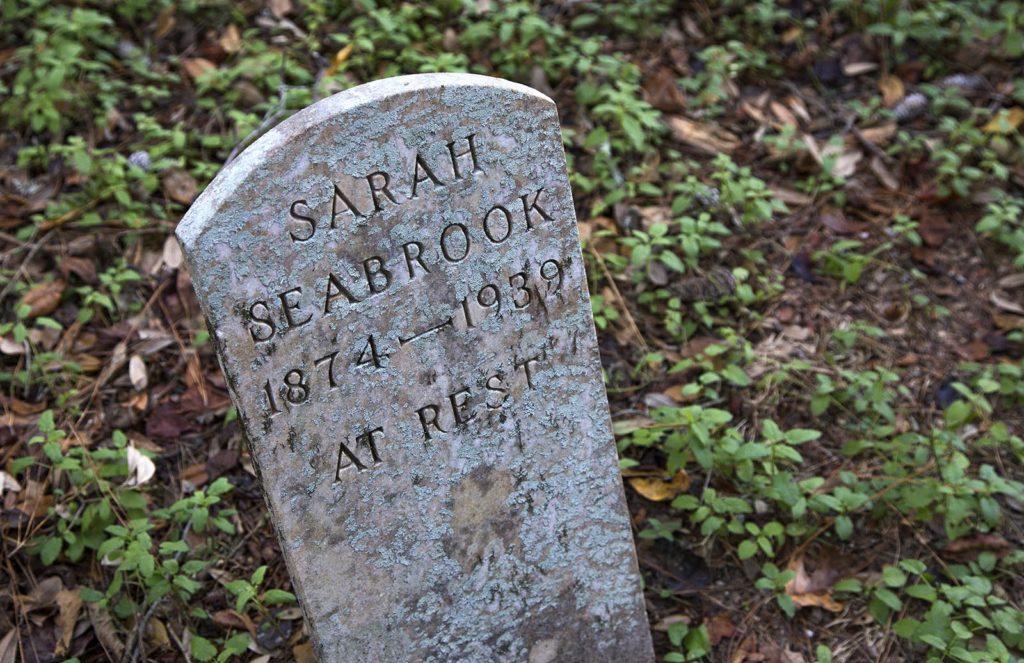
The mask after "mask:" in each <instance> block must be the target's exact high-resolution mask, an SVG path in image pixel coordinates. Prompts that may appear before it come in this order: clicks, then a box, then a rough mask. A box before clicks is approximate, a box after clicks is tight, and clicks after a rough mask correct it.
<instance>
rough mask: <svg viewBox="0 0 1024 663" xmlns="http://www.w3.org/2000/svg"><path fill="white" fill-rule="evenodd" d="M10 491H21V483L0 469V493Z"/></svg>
mask: <svg viewBox="0 0 1024 663" xmlns="http://www.w3.org/2000/svg"><path fill="white" fill-rule="evenodd" d="M7 490H9V491H11V492H12V493H20V492H21V484H20V483H18V480H17V479H15V478H14V477H12V476H11V475H10V474H8V473H7V472H4V471H3V470H0V495H3V494H4V491H7Z"/></svg>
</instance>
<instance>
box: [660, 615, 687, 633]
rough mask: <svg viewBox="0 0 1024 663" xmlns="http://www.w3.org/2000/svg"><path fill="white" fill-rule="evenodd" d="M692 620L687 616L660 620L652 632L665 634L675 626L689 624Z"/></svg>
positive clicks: (674, 616) (673, 616)
mask: <svg viewBox="0 0 1024 663" xmlns="http://www.w3.org/2000/svg"><path fill="white" fill-rule="evenodd" d="M691 621H692V620H691V619H690V618H689V617H687V616H686V615H669V616H667V617H663V618H661V619H659V620H658V622H657V623H656V624H654V626H652V627H651V630H653V631H658V632H660V633H665V632H667V631H668V628H669V627H670V626H672V625H674V624H689V623H690V622H691Z"/></svg>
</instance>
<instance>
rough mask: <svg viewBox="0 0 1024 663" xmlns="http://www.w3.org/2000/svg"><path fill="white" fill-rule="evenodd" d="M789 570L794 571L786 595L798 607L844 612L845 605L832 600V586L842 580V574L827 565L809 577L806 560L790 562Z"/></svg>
mask: <svg viewBox="0 0 1024 663" xmlns="http://www.w3.org/2000/svg"><path fill="white" fill-rule="evenodd" d="M788 568H789V570H790V571H793V573H794V576H793V578H792V580H790V581H789V582H787V583H786V594H788V595H789V597H790V598H791V599H792V600H793V603H795V604H796V605H797V606H800V607H802V608H804V607H812V606H813V607H818V608H824V609H825V610H828V611H830V612H842V611H843V604H841V603H839V602H838V601H836V600H835V599H833V598H832V586H833V585H834V584H835V583H836V582H837V581H838V580H840V579H841V578H842V572H841V571H840V570H839V569H838V568H835V567H833V566H830V565H829V564H827V563H823V564H821V566H820V567H819V568H818V569H817V570H815V571H814V573H813V574H811V575H808V573H807V569H806V568H805V566H804V558H803V557H802V556H801V557H796V558H794V559H792V560H790V562H789V565H788Z"/></svg>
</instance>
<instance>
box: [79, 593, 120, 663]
mask: <svg viewBox="0 0 1024 663" xmlns="http://www.w3.org/2000/svg"><path fill="white" fill-rule="evenodd" d="M86 610H88V612H89V621H90V622H91V623H92V630H93V633H95V634H96V639H97V640H99V641H100V644H101V645H102V646H103V650H104V651H105V652H106V653H107V658H109V659H110V660H112V661H119V660H121V658H122V657H123V656H124V642H122V641H121V638H120V637H119V636H118V635H117V628H116V627H115V626H114V620H113V619H112V618H111V616H110V613H109V612H107V609H106V608H104V607H103V606H102V605H100V604H99V603H86Z"/></svg>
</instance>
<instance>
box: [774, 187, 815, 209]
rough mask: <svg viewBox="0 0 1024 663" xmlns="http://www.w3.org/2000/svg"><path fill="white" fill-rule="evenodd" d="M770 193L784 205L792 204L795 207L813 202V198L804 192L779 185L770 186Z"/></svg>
mask: <svg viewBox="0 0 1024 663" xmlns="http://www.w3.org/2000/svg"><path fill="white" fill-rule="evenodd" d="M771 191H772V194H773V195H774V196H775V197H776V198H777V199H778V200H781V201H782V202H784V203H786V205H793V206H797V207H804V206H806V205H810V204H811V203H813V202H814V198H811V197H810V196H808V195H807V194H806V193H801V192H800V191H794V190H793V189H786V188H784V187H780V186H774V185H773V186H772V187H771Z"/></svg>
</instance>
